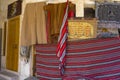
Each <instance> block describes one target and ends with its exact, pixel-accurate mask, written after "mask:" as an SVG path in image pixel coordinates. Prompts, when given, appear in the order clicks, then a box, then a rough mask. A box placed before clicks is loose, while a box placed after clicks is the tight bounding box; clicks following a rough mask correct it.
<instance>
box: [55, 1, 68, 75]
mask: <svg viewBox="0 0 120 80" xmlns="http://www.w3.org/2000/svg"><path fill="white" fill-rule="evenodd" d="M67 18H68V0H67V3H66V9H65V13H64V17H63V22H62V25H61V29H60V34H59V38H58V46H57V57H58V58H59V61H60V64H59V69H60V74H61V75H63V74H64V67H65V55H66V46H67V32H68V31H67V24H68V21H67Z"/></svg>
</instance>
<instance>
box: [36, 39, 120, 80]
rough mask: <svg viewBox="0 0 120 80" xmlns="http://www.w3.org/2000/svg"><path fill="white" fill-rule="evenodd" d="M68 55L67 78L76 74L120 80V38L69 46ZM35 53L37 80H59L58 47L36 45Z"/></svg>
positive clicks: (80, 42)
mask: <svg viewBox="0 0 120 80" xmlns="http://www.w3.org/2000/svg"><path fill="white" fill-rule="evenodd" d="M67 52H68V53H67V57H66V68H65V74H64V76H69V75H76V74H77V75H81V76H83V78H84V77H85V78H86V77H87V78H90V79H91V78H92V79H93V80H120V39H119V38H104V39H91V40H81V41H74V42H68V47H67ZM36 53H37V54H36V73H37V77H38V78H39V79H42V78H43V80H46V79H48V80H60V79H61V76H60V74H59V69H58V67H59V66H58V64H59V60H58V59H57V57H56V45H54V44H52V45H50V44H48V45H36ZM72 78H73V77H72ZM73 80H74V79H73Z"/></svg>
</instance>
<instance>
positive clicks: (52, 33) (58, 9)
mask: <svg viewBox="0 0 120 80" xmlns="http://www.w3.org/2000/svg"><path fill="white" fill-rule="evenodd" d="M65 7H66V3H56V4H53V3H49V4H48V5H46V6H45V7H44V10H45V12H46V13H47V14H46V17H47V30H48V31H47V32H48V33H47V35H48V43H57V41H58V35H59V32H60V28H61V24H62V19H63V16H64V9H65ZM68 11H69V15H68V16H74V14H75V5H74V4H72V3H70V2H69V10H68ZM48 24H49V25H48Z"/></svg>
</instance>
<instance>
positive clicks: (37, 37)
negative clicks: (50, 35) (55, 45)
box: [21, 2, 47, 46]
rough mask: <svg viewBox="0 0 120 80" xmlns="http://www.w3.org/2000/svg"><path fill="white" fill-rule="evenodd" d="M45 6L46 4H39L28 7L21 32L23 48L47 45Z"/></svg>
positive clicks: (31, 4) (28, 5)
mask: <svg viewBox="0 0 120 80" xmlns="http://www.w3.org/2000/svg"><path fill="white" fill-rule="evenodd" d="M45 4H46V3H45V2H39V3H29V4H27V5H26V8H25V13H24V16H23V22H22V31H21V45H22V46H28V45H33V44H45V43H47V37H46V23H45V22H46V21H45V13H44V9H43V6H44V5H45Z"/></svg>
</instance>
